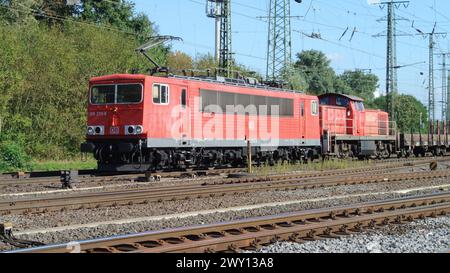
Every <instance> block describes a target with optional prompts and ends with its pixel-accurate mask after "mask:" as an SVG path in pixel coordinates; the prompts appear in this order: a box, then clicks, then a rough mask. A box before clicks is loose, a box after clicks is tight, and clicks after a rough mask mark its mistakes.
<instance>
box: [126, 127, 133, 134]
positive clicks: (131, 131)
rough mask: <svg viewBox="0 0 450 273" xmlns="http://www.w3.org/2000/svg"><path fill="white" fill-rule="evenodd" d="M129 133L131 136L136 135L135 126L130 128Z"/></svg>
mask: <svg viewBox="0 0 450 273" xmlns="http://www.w3.org/2000/svg"><path fill="white" fill-rule="evenodd" d="M127 132H128V134H129V135H134V132H135V129H134V126H128V128H127Z"/></svg>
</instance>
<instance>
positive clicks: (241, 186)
mask: <svg viewBox="0 0 450 273" xmlns="http://www.w3.org/2000/svg"><path fill="white" fill-rule="evenodd" d="M448 177H450V170H444V171H435V172H418V173H392V174H377V175H367V174H366V175H364V176H361V175H352V176H350V175H348V176H345V177H344V176H336V177H322V178H317V177H314V178H312V179H308V178H295V177H289V176H288V177H286V176H284V177H283V176H278V177H266V178H264V179H262V180H257V181H254V182H252V183H237V184H236V183H229V184H218V185H214V184H212V185H209V184H204V185H201V184H194V185H175V186H163V187H154V188H150V189H138V190H136V189H134V190H121V191H111V192H94V193H81V194H76V195H75V194H74V195H63V196H51V197H45V198H26V199H17V200H3V201H0V215H7V214H11V213H15V214H17V213H46V212H49V211H65V210H68V209H87V208H100V207H105V206H112V207H115V206H119V205H134V204H148V203H150V202H163V201H176V200H189V199H193V198H208V197H217V196H225V195H236V194H242V193H250V192H261V191H279V190H284V191H290V190H299V189H312V188H319V187H330V186H340V185H357V184H367V183H383V182H396V181H405V180H417V179H436V178H448Z"/></svg>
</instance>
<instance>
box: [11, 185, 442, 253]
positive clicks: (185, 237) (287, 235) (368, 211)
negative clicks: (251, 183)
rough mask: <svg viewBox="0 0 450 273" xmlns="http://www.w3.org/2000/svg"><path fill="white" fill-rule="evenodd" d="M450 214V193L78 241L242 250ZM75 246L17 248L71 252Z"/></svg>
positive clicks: (137, 248) (122, 247)
mask: <svg viewBox="0 0 450 273" xmlns="http://www.w3.org/2000/svg"><path fill="white" fill-rule="evenodd" d="M449 212H450V193H449V192H446V193H443V194H435V195H427V196H421V197H413V198H401V199H393V200H386V201H377V202H367V203H360V204H354V205H349V206H341V207H332V208H324V209H315V210H309V211H302V212H292V213H286V214H280V215H274V216H265V217H257V218H251V219H245V220H239V221H232V222H224V223H217V224H211V225H202V226H193V227H183V228H176V229H168V230H162V231H151V232H145V233H138V234H131V235H124V236H115V237H109V238H103V239H96V240H88V241H82V242H79V245H78V246H79V250H80V252H86V253H173V252H181V253H183V252H189V253H193V252H239V251H241V250H254V249H257V248H259V247H261V246H264V245H268V244H272V243H274V242H277V241H294V242H300V243H301V242H304V241H309V240H317V239H324V238H337V237H339V236H344V235H348V234H351V233H358V232H362V231H364V230H365V229H373V228H377V227H379V226H384V225H388V224H402V223H407V222H411V221H414V220H416V219H423V218H425V217H437V216H441V215H446V214H448V213H449ZM68 246H72V247H74V244H71V245H67V244H60V245H51V246H44V247H37V248H32V249H25V250H18V251H14V252H28V253H67V252H71V251H72V247H68Z"/></svg>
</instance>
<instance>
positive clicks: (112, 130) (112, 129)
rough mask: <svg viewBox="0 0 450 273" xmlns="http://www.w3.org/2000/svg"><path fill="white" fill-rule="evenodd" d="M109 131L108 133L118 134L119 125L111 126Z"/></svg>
mask: <svg viewBox="0 0 450 273" xmlns="http://www.w3.org/2000/svg"><path fill="white" fill-rule="evenodd" d="M109 133H110V134H111V135H118V134H119V127H111V128H110V129H109Z"/></svg>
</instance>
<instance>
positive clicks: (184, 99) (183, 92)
mask: <svg viewBox="0 0 450 273" xmlns="http://www.w3.org/2000/svg"><path fill="white" fill-rule="evenodd" d="M186 106H187V94H186V89H182V90H181V107H183V108H186Z"/></svg>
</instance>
